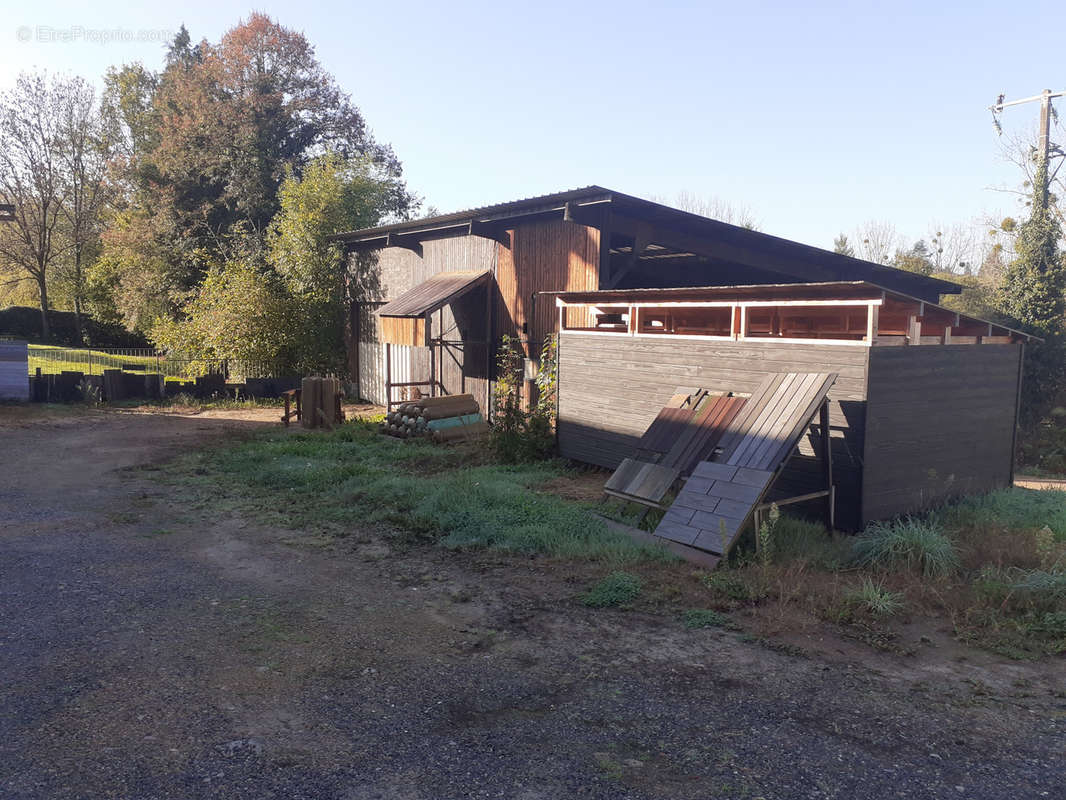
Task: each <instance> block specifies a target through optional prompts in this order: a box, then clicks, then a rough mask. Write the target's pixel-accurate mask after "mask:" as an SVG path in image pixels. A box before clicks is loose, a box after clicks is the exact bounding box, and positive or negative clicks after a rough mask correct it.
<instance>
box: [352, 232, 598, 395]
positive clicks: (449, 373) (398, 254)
mask: <svg viewBox="0 0 1066 800" xmlns="http://www.w3.org/2000/svg"><path fill="white" fill-rule="evenodd" d="M511 237H512V247H511V248H508V247H505V246H503V245H502V244H499V243H498V242H496V241H494V240H492V239H487V238H484V237H480V236H458V237H452V238H448V239H435V240H429V241H426V242H423V243H422V257H421V258H420V257H419V256H418V255H417V254H416V253H415V252H413V251H411V250H406V249H403V248H398V247H390V248H385V249H383V250H380V251H378V253H377V256H376V264H375V265H374V266H373V268H372V270H371V273H372V274H371V275H370V276H369V277H368V278H367V279H366V280H365V284H366V291H365V292H364V295H365V296H364V298H363V299H364V300H375V301H382V300H392V299H395V298H396V297H399V296H400V295H401V294H402V293H403V292H405V291H407V290H408V289H410V288H412V287H414V286H416V285H418V284H419V283H421V282H422V281H424V280H426V279H427V278H429V277H430V276H432V275H436V274H438V273H441V272H463V271H472V270H480V269H491V270H493V272H494V274H495V276H496V284H495V285H494V286H493V288H492V291H493V292H494V293H495V297H494V298H493V299H492V305H493V312H492V313H493V316H494V319H493V327H494V330H493V336H492V343H491V344H492V345H495V343H496V342H498V341H499V339H500V337H501V336H503V335H504V334H505V333H506V334H510V335H512V336H518V337H519V338H520V339H521V341H522V342H523V343H524V344H525V345H526V346H527V347H528V345H529V344H533V345H534V348H533V352H532V355H536V353H537V352H538V350H539V345H540V343H541V342H543V340H544V337H545V336H546V335H547V334H548V333H551V332H552V331H554V330H555V328H556V325H557V321H558V310H557V309H556V307H555V302H554V300H553V299H552V298H550V297H542V298H540V299H539V300H538V301H537V303H536V304H535V306H534V302H533V294H534V292H542V291H563V290H570V291H588V290H595V289H597V288H599V248H600V238H599V237H600V234H599V231H598V230H597V229H595V228H588V227H585V226H584V225H576V224H574V223H570V222H562V221H543V222H531V223H528V224H525V225H521V226H519V227H518V228H516V229H515V230H513V231H511ZM460 305H461V306H462V307H461V308H460V309H459V310H460V314H459V317H460V318H459V319H456V315H455V314H454V313H453V312H452V310H451V309H446V310H445V312H444V317H443V326H442V325H441V324H440V320H438V318H437V316H436V315H434V329H433V335H434V336H437V335H439V333H440V330H441V328H442V327H443V330H444V331H445V334H446V338H448V339H456V338H459V337H458V335H457V329H463V330H464V331H465V333H466V335H467V336H468V337H469V338H470V339H471V340H477V341H480V340H482V339H483V338H484V333H483V332H482V331H483V330H484V325H483V321H484V315H485V312H484V311H483V310H482V309H483V308H485V307H486V303H485V298H484V295H479V296H476V297H475V296H472V297H471V298H470V300H469V302H465V301H464V302H463V303H462V304H460ZM360 313H361V315H362V317H363V319H362V322H361V325H360V328H361V330H362V331H364V336H363V345H361V346H360V359H359V360H360V368H359V372H360V393H361V394H362V395H363V396H364V397H366V398H367V399H368V400H374V401H375V402H380V400H378V398H379V397H380V398H383V397H384V383H385V357H384V345H382V344H376V343H375V344H373V345H369V339H370V337H369V336H367V335H366V332H367V331H371V330H372V331H375V332H377V331H380V325H379V323H378V321H377V320H376V318H372V317H373V308H371V307H365V306H364V307H362V310H361V312H360ZM573 313H575V314H584V313H585V312H583V311H575V312H573ZM523 326H525V327H523ZM374 335H375V336H378V337H379V336H380V333H376V334H374ZM375 341H379V339H376V340H375ZM368 345H369V346H368ZM379 350H380V352H378V351H379ZM443 350H444V352H438V354H437V355H438V358H437V363H438V364H439V368H440V378H441V382H442V383H443V385H444V387H445V389H446V390H447V391H448V393H449V394H459V393H461V392H470V393H472V394H474V396H475V397H476V398H477V400H478V402H479V403H480V404H481V405H482V407H483V408H485V407H487V406H488V403H489V396H490V395H489V391H490V388H489V387H490V382H489V380H487V379H486V377H485V374H484V373H485V365H486V362H487V360H488V359H493V358H494V355H493V354H492V353H489V354H486V352H485V348H484V346H483V345H477V346H467V347H458V346H449V347H446V348H443ZM424 352H425V354H426V362H425V363H426V366H425V370H424V371H423V370H422V362H421V361H420V360H419V359H421V355H420V351H417V350H415V349H412V350H411V352H410V353H404V354H403V358H405V359H407V361H405V362H404V363H405V366H404V367H402V369H403V370H406V371H407V373H409V374H410V375H413V377H407V378H406V379H408V380H420V379H422V378H424V377H427V376H428V352H429V351H428V350H425V351H424ZM528 353H529V350H527V354H528ZM397 355H398V354H397V351H396V349H394V350H393V356H394V359H393V360H394V364H393V366H394V372H395V368H396V357H397ZM414 373H417V375H415V374H414ZM394 379H395V380H399V378H396V377H395V375H394Z"/></svg>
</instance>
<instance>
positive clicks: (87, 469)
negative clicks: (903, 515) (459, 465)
mask: <svg viewBox="0 0 1066 800" xmlns="http://www.w3.org/2000/svg"><path fill="white" fill-rule="evenodd" d="M5 413H7V412H6V410H5V409H3V408H0V441H2V443H3V444H2V446H3V467H0V469H2V470H3V477H2V482H0V797H3V798H5V799H7V798H11V799H12V800H14V799H15V798H75V797H78V798H81V797H84V798H145V799H147V798H201V797H204V798H207V797H211V798H227V799H230V798H256V799H257V800H259V799H261V798H286V799H287V800H290V799H294V798H351V799H352V800H355V799H359V800H362V799H363V798H397V799H398V800H406V799H408V798H410V800H416V799H417V800H422V799H427V800H428V799H429V798H466V797H471V798H515V799H519V800H534V799H537V800H539V799H540V798H545V799H546V800H547V799H549V798H550V799H551V800H556V799H557V798H568V797H587V798H733V797H736V798H757V797H763V798H829V797H846V798H888V797H907V798H911V797H915V798H919V797H920V798H955V797H958V798H995V800H1001V798H1005V797H1010V798H1029V797H1054V798H1062V797H1064V796H1066V794H1064V792H1066V789H1064V786H1066V764H1064V746H1066V735H1064V734H1066V730H1064V729H1066V679H1064V678H1063V677H1062V676H1063V675H1064V674H1066V669H1062V667H1063V666H1064V664H1063V662H1061V661H1060V662H1059V663H1058V664H1057V665H1055V667H1054V668H1053V669H1048V667H1047V665H1046V664H1045V665H1043V666H1030V665H1025V664H1012V663H1010V662H1003V663H999V662H996V661H993V660H989V659H984V660H982V659H980V658H975V659H974V661H973V663H972V664H969V663H959V664H957V665H954V666H952V667H951V668H950V669H947V668H945V667H944V666H943V664H935V665H933V664H930V665H928V666H926V665H923V663H922V662H920V660H916V659H915V658H911V659H906V658H904V657H890V656H887V655H884V656H882V655H878V656H877V658H875V659H871V660H870V661H869V662H866V663H861V664H860V663H855V664H851V663H846V662H844V661H841V660H824V661H823V660H822V659H820V658H816V657H804V656H799V655H793V654H789V653H785V652H779V651H777V650H773V649H770V648H768V647H765V646H763V645H761V644H758V643H755V642H748V641H745V640H744V639H743V637H741V636H739V635H737V634H733V633H726V632H723V631H719V630H699V631H689V630H686V629H684V628H682V627H681V626H680V625H678V624H677V623H676V622H675V621H673V620H670V619H666V618H662V617H653V616H645V615H639V614H625V613H621V612H603V611H600V612H595V611H590V610H587V609H585V608H583V607H581V606H579V605H578V604H576V603H574V602H573V600H572V596H573V594H574V593H575V592H576V591H577V588H578V587H575V586H572V585H569V584H568V583H567V582H566V580H565V577H563V576H562V575H560V571H559V570H553V569H551V568H550V566H548V565H545V564H544V563H542V562H539V561H530V562H528V563H523V562H516V561H515V560H513V559H511V560H507V559H495V558H494V557H492V556H491V555H482V556H478V557H467V556H460V555H456V554H451V553H446V552H443V551H439V550H436V549H432V548H427V549H416V550H413V551H404V552H402V553H396V552H393V551H392V550H391V549H390V547H389V544H388V542H387V541H384V540H382V539H381V538H378V537H375V536H374V535H372V534H369V533H367V534H365V535H363V534H361V533H360V532H356V534H357V535H353V536H351V537H349V538H348V539H345V540H343V541H341V542H338V543H324V542H321V541H319V540H317V539H315V538H314V537H309V536H304V535H302V534H301V532H299V531H292V530H280V529H270V528H264V527H263V526H262V525H259V524H256V523H254V522H252V521H250V520H248V519H246V518H244V517H243V516H242V515H241V513H240V512H239V510H236V508H235V507H229V506H227V505H225V504H221V505H205V506H204V507H196V506H195V505H190V504H189V503H188V502H187V499H184V500H183V501H182V502H180V503H179V502H177V499H176V498H175V496H174V489H173V487H171V486H169V485H168V484H166V483H164V482H162V481H160V480H158V479H157V478H156V477H155V475H156V474H157V473H155V472H154V471H153V467H154V466H155V465H158V464H159V463H161V462H162V461H165V460H166V459H167V458H169V457H170V456H171V455H173V454H174V453H176V452H178V451H179V450H181V449H189V448H196V447H200V446H204V445H206V444H208V443H217V442H218V441H220V440H221V439H223V438H224V437H227V436H239V435H242V434H243V433H244V432H246V431H250V430H253V429H254V428H255V427H256V426H257V425H259V424H261V423H259V422H255V421H242V420H235V419H225V418H211V417H209V416H203V415H201V416H195V417H178V416H164V415H133V414H120V413H106V412H97V413H92V414H84V415H73V416H71V417H69V418H66V417H64V418H56V419H49V418H46V419H44V420H37V421H34V420H30V421H29V422H20V423H18V424H13V425H12V424H9V425H6V426H5V425H4V420H3V415H4V414H5ZM1048 676H1050V677H1048Z"/></svg>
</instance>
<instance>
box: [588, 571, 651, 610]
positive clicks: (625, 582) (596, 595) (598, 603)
mask: <svg viewBox="0 0 1066 800" xmlns="http://www.w3.org/2000/svg"><path fill="white" fill-rule="evenodd" d="M643 585H644V582H643V581H641V579H640V578H638V577H637V576H636V575H633V574H632V573H629V572H612V573H611V574H610V575H608V576H607V577H605V578H603V579H601V580H599V581H597V582H596V583H594V584H593V585H592V586H590V587H589V589H588V591H586V592H585V593H584V594H582V595H581V598H580V599H581V602H582V603H584V604H585V605H586V606H588V607H589V608H626V607H627V606H630V605H632V604H633V602H634V601H635V600H636V599H637V598H638V597H639V596H640V591H641V589H642V588H643Z"/></svg>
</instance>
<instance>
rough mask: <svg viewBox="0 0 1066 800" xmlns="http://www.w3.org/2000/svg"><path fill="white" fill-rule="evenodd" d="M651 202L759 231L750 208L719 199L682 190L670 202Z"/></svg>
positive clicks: (657, 200) (666, 200)
mask: <svg viewBox="0 0 1066 800" xmlns="http://www.w3.org/2000/svg"><path fill="white" fill-rule="evenodd" d="M652 200H653V201H655V202H656V203H662V204H663V205H667V206H672V207H674V208H679V209H681V210H682V211H687V212H688V213H690V214H698V215H699V216H701V217H708V218H710V219H716V220H718V221H720V222H728V223H729V224H730V225H737V226H739V227H741V228H747V229H748V230H751V231H757V230H759V222H758V220H757V219H756V218H755V214H754V213H753V212H752V210H751V209H750V208H748V207H747V206H738V205H733V204H731V203H727V202H726V201H724V200H722V199H721V198H719V197H705V196H701V195H698V194H696V193H695V192H690V191H688V190H685V189H683V190H681V191H680V192H678V193H677V194H676V195H675V196H674V199H673V200H672V201H671V200H668V199H666V198H663V197H652Z"/></svg>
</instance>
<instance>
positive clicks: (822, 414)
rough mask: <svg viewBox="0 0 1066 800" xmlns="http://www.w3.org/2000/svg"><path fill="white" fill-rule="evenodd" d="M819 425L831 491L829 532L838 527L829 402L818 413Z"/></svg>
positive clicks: (823, 470)
mask: <svg viewBox="0 0 1066 800" xmlns="http://www.w3.org/2000/svg"><path fill="white" fill-rule="evenodd" d="M818 424H819V426H820V427H821V429H822V474H823V476H824V478H825V488H827V489H828V490H829V494H828V495H827V496H826V500H825V503H826V508H825V519H826V525H827V526H828V527H829V530H830V531H831V530H833V528H834V526H835V525H836V509H835V508H834V506H835V505H836V503H835V502H834V501H835V500H836V493H835V492H834V490H833V437H832V434H831V432H830V430H829V400H828V399H827V400H825V401H824V402H823V403H822V407H821V409H819V411H818Z"/></svg>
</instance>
